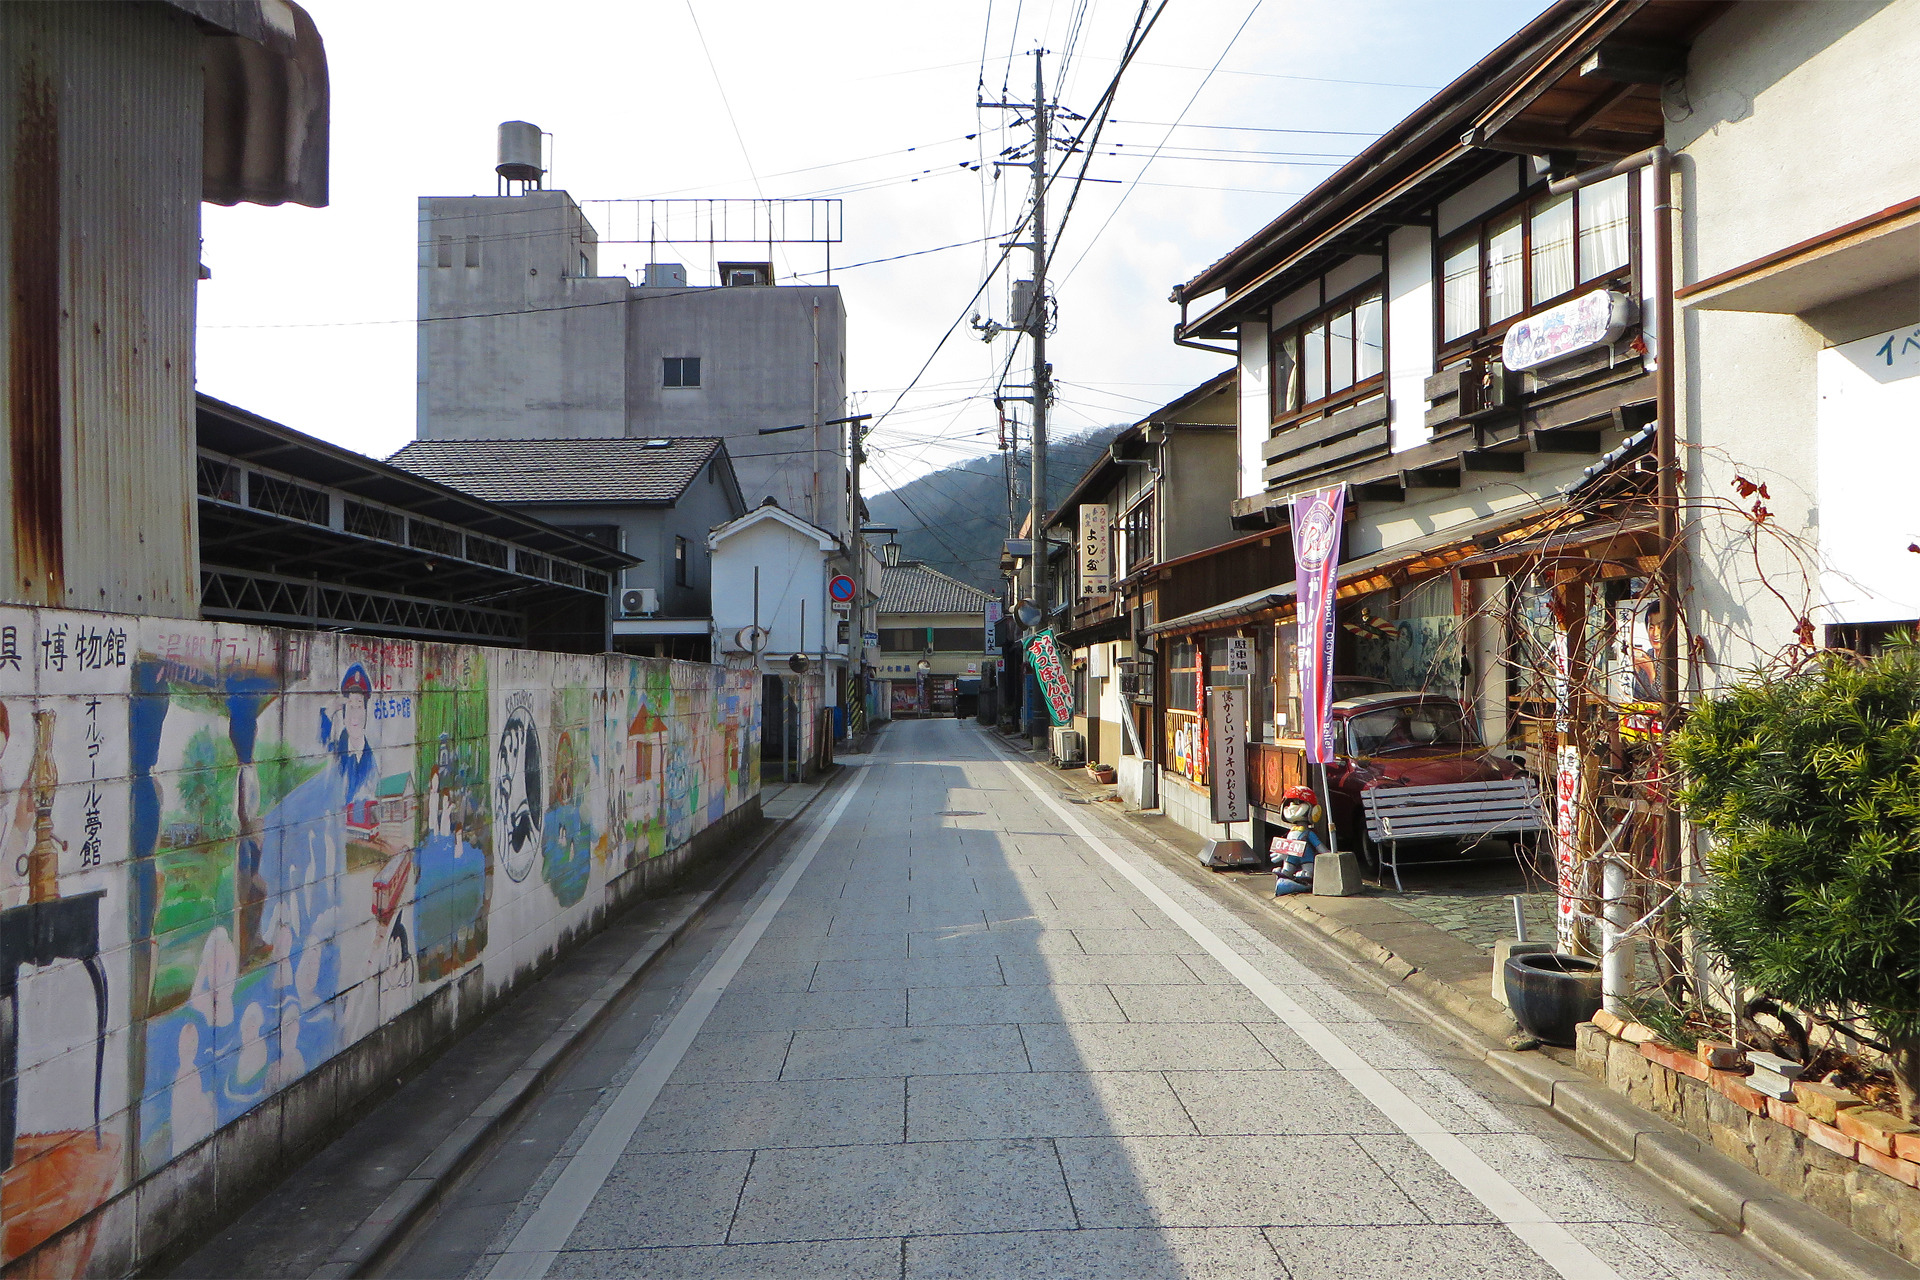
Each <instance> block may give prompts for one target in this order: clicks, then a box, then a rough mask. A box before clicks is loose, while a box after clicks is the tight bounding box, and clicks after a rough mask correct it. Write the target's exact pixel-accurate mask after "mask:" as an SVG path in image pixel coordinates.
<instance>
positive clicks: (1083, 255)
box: [1060, 0, 1263, 284]
mask: <svg viewBox="0 0 1920 1280" xmlns="http://www.w3.org/2000/svg"><path fill="white" fill-rule="evenodd" d="M1262 2H1263V0H1253V7H1252V8H1250V9H1248V10H1247V16H1246V17H1244V18H1242V19H1241V20H1240V25H1239V26H1238V27H1235V28H1234V31H1233V36H1232V38H1231V39H1229V40H1228V41H1227V47H1226V48H1224V49H1222V50H1221V51H1220V56H1219V57H1217V58H1215V59H1214V60H1213V67H1212V68H1211V69H1210V70H1208V72H1207V74H1206V75H1205V76H1203V77H1201V80H1200V83H1199V84H1197V85H1195V86H1194V90H1193V93H1192V95H1191V96H1190V97H1188V99H1187V105H1186V106H1184V107H1182V108H1180V114H1179V115H1177V116H1175V117H1174V122H1175V124H1178V123H1179V122H1180V121H1181V120H1184V119H1186V117H1187V112H1189V111H1191V110H1192V109H1193V104H1194V103H1195V102H1197V101H1199V99H1200V94H1201V93H1202V92H1203V91H1204V90H1205V89H1206V87H1207V85H1208V83H1209V82H1211V81H1212V79H1213V73H1214V72H1215V71H1218V70H1219V69H1220V64H1221V63H1222V62H1225V61H1226V59H1227V55H1228V54H1229V53H1232V52H1233V46H1234V45H1236V44H1238V43H1239V42H1240V36H1241V33H1242V32H1244V31H1246V29H1247V24H1248V23H1250V22H1252V21H1253V15H1254V14H1256V13H1258V12H1260V5H1261V4H1262ZM1172 136H1173V129H1172V128H1169V129H1168V130H1167V132H1166V135H1165V136H1164V137H1162V138H1161V139H1160V142H1161V145H1162V146H1164V145H1165V144H1166V141H1167V139H1168V138H1171V137H1172ZM1159 154H1160V149H1159V148H1158V147H1156V148H1154V154H1153V156H1149V157H1148V158H1147V163H1146V165H1145V166H1143V167H1142V168H1141V170H1140V172H1139V173H1137V174H1135V175H1134V179H1133V181H1132V182H1131V183H1130V184H1128V186H1127V189H1126V190H1125V191H1122V192H1121V193H1120V198H1119V199H1118V200H1116V201H1114V204H1113V208H1112V209H1111V210H1110V211H1108V213H1107V220H1106V221H1105V222H1103V223H1101V224H1100V229H1099V230H1098V231H1095V232H1094V233H1093V238H1092V239H1091V240H1088V241H1087V247H1086V248H1085V249H1082V250H1081V251H1080V256H1079V257H1078V258H1075V259H1074V260H1073V265H1072V266H1071V267H1068V268H1067V274H1066V275H1064V276H1062V277H1060V283H1062V284H1065V283H1066V282H1067V281H1068V280H1071V279H1072V278H1073V273H1074V272H1076V271H1078V270H1079V269H1080V264H1081V263H1083V262H1085V261H1086V260H1087V254H1089V253H1091V252H1092V251H1093V246H1094V245H1096V244H1098V243H1099V242H1100V237H1101V236H1102V235H1104V234H1106V230H1107V228H1108V227H1110V226H1112V225H1113V220H1114V218H1115V217H1116V216H1118V214H1119V213H1120V210H1121V208H1122V207H1123V206H1124V205H1125V204H1126V203H1127V197H1128V196H1130V195H1132V194H1133V190H1134V188H1135V187H1137V186H1139V185H1140V179H1141V178H1142V177H1144V176H1145V175H1146V172H1147V169H1148V168H1150V167H1151V166H1152V164H1153V161H1154V157H1157V156H1158V155H1159Z"/></svg>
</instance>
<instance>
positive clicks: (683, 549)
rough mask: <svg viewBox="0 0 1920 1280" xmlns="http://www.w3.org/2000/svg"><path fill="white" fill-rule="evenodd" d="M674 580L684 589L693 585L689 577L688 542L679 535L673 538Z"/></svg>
mask: <svg viewBox="0 0 1920 1280" xmlns="http://www.w3.org/2000/svg"><path fill="white" fill-rule="evenodd" d="M673 580H674V582H675V583H676V584H677V585H679V586H682V587H690V586H692V585H693V583H692V582H691V581H690V580H689V579H688V575H687V540H686V539H685V538H683V537H681V536H680V535H679V534H675V535H674V536H673Z"/></svg>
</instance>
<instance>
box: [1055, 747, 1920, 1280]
mask: <svg viewBox="0 0 1920 1280" xmlns="http://www.w3.org/2000/svg"><path fill="white" fill-rule="evenodd" d="M1042 772H1044V773H1047V774H1049V775H1054V774H1056V773H1057V772H1058V771H1056V770H1053V769H1045V768H1043V769H1042ZM1067 785H1068V786H1070V787H1073V788H1074V789H1075V790H1083V789H1084V788H1079V787H1077V786H1076V785H1075V784H1074V783H1072V782H1071V781H1067ZM1113 812H1114V813H1115V815H1116V816H1118V817H1121V818H1124V819H1126V821H1127V824H1128V825H1129V826H1130V827H1132V828H1133V829H1134V830H1136V831H1138V832H1139V833H1140V835H1141V836H1142V837H1144V838H1145V839H1147V840H1150V841H1152V842H1153V843H1154V844H1156V845H1158V846H1159V847H1160V848H1161V849H1163V850H1166V851H1167V852H1169V853H1172V854H1174V855H1175V856H1176V857H1178V858H1180V859H1182V862H1181V865H1182V866H1184V865H1185V862H1186V861H1188V860H1191V858H1192V851H1191V850H1183V849H1180V848H1179V847H1178V846H1176V845H1174V844H1172V843H1171V842H1170V841H1168V840H1167V839H1166V838H1165V837H1164V836H1162V835H1161V834H1160V833H1159V832H1157V831H1155V830H1153V829H1152V828H1150V827H1148V826H1147V825H1146V824H1145V823H1142V822H1140V821H1139V820H1138V819H1137V818H1136V817H1134V815H1133V814H1131V813H1129V812H1127V811H1126V810H1124V809H1120V808H1118V807H1117V806H1116V807H1115V809H1114V810H1113ZM1228 883H1229V884H1231V883H1232V882H1231V881H1229V882H1228ZM1239 896H1242V897H1246V898H1250V899H1252V900H1253V901H1254V902H1255V903H1257V904H1258V905H1259V906H1261V907H1262V908H1263V909H1265V910H1266V911H1267V912H1269V913H1270V914H1272V915H1274V916H1276V917H1278V918H1279V919H1281V920H1283V921H1285V922H1286V923H1288V924H1291V925H1293V926H1295V927H1300V926H1311V927H1312V928H1313V930H1314V931H1315V932H1316V933H1318V934H1320V935H1321V938H1322V940H1323V942H1325V943H1330V944H1332V945H1333V946H1334V947H1336V948H1337V949H1338V950H1339V951H1340V952H1343V953H1345V954H1346V955H1347V956H1348V957H1349V958H1351V959H1353V960H1357V961H1359V962H1360V963H1362V964H1363V965H1365V966H1366V967H1367V968H1369V969H1372V970H1373V971H1374V972H1375V973H1377V974H1378V975H1379V976H1380V977H1381V978H1382V979H1384V980H1385V981H1386V983H1387V986H1388V989H1389V991H1390V992H1391V993H1392V994H1393V995H1394V996H1395V997H1396V998H1397V999H1399V1000H1400V1001H1401V1002H1402V1003H1403V1004H1406V1005H1407V1006H1408V1007H1409V1008H1411V1009H1413V1010H1414V1011H1416V1012H1418V1013H1419V1014H1420V1015H1421V1016H1423V1017H1425V1018H1426V1019H1428V1020H1429V1021H1431V1022H1432V1023H1434V1024H1435V1025H1436V1026H1438V1027H1439V1028H1441V1029H1442V1030H1443V1031H1445V1032H1446V1033H1447V1034H1448V1035H1450V1036H1452V1037H1453V1038H1454V1039H1455V1040H1457V1041H1459V1042H1460V1043H1461V1045H1462V1046H1463V1047H1464V1048H1466V1049H1468V1050H1469V1051H1470V1052H1471V1053H1473V1054H1474V1056H1476V1057H1478V1058H1480V1059H1481V1061H1483V1062H1485V1063H1486V1064H1487V1065H1488V1066H1489V1067H1491V1068H1492V1069H1493V1070H1495V1071H1497V1072H1499V1073H1500V1075H1501V1076H1502V1077H1503V1078H1505V1079H1506V1080H1507V1081H1509V1082H1510V1083H1512V1084H1513V1085H1515V1086H1516V1087H1518V1088H1519V1089H1520V1090H1521V1091H1522V1092H1523V1093H1525V1094H1527V1095H1528V1096H1529V1097H1531V1098H1533V1099H1534V1100H1536V1101H1537V1102H1539V1103H1540V1105H1541V1106H1543V1107H1546V1108H1547V1109H1548V1110H1550V1111H1552V1112H1553V1113H1554V1114H1555V1115H1556V1116H1558V1117H1559V1118H1560V1119H1561V1120H1563V1121H1565V1122H1566V1123H1567V1124H1568V1125H1569V1126H1571V1127H1572V1128H1574V1129H1576V1130H1578V1131H1579V1132H1580V1133H1581V1134H1583V1135H1585V1136H1586V1137H1587V1138H1589V1139H1591V1140H1592V1141H1593V1142H1595V1143H1597V1144H1598V1145H1599V1146H1601V1147H1603V1148H1605V1149H1606V1150H1608V1151H1610V1152H1612V1153H1613V1154H1615V1155H1617V1156H1619V1157H1620V1158H1621V1159H1622V1160H1624V1161H1626V1162H1627V1163H1629V1164H1633V1165H1637V1166H1638V1167H1639V1168H1640V1170H1641V1171H1642V1172H1644V1173H1645V1174H1646V1175H1647V1176H1648V1177H1649V1178H1650V1179H1651V1180H1652V1181H1653V1182H1655V1183H1656V1184H1658V1185H1659V1186H1660V1187H1661V1188H1662V1189H1663V1190H1665V1191H1666V1192H1667V1193H1668V1194H1670V1195H1673V1196H1675V1197H1676V1198H1677V1199H1679V1200H1680V1201H1681V1203H1683V1204H1685V1205H1687V1206H1688V1207H1690V1208H1692V1209H1693V1210H1694V1212H1695V1213H1698V1214H1699V1215H1700V1216H1701V1217H1703V1218H1705V1219H1707V1220H1708V1221H1709V1222H1712V1223H1714V1224H1715V1225H1716V1226H1719V1227H1721V1228H1722V1229H1724V1230H1726V1231H1727V1232H1729V1233H1731V1234H1733V1235H1738V1236H1742V1237H1744V1238H1745V1239H1746V1240H1747V1242H1748V1243H1749V1244H1751V1245H1752V1246H1753V1247H1754V1248H1756V1249H1757V1250H1759V1251H1760V1252H1761V1253H1764V1254H1766V1255H1767V1256H1768V1257H1769V1258H1771V1259H1772V1260H1773V1261H1775V1262H1777V1263H1779V1264H1781V1265H1782V1266H1784V1267H1786V1268H1788V1269H1789V1270H1791V1271H1793V1272H1795V1273H1796V1274H1799V1275H1802V1276H1805V1277H1807V1280H1834V1277H1837V1276H1847V1277H1850V1278H1852V1280H1920V1267H1915V1266H1913V1265H1912V1264H1911V1263H1909V1262H1907V1261H1906V1260H1905V1259H1903V1258H1900V1257H1898V1256H1897V1255H1895V1254H1892V1253H1889V1252H1888V1251H1887V1250H1885V1249H1882V1248H1881V1247H1880V1246H1878V1245H1876V1244H1873V1243H1872V1242H1870V1241H1868V1240H1866V1239H1863V1238H1862V1237H1860V1236H1857V1235H1855V1234H1854V1233H1853V1232H1851V1231H1849V1230H1847V1229H1846V1228H1845V1227H1843V1226H1841V1225H1840V1224H1839V1223H1837V1222H1835V1221H1834V1220H1833V1219H1832V1218H1829V1217H1828V1216H1827V1215H1826V1214H1824V1213H1821V1212H1820V1211H1819V1210H1818V1209H1815V1208H1813V1207H1812V1206H1811V1205H1808V1204H1806V1203H1805V1202H1803V1201H1800V1200H1795V1199H1793V1198H1791V1197H1789V1196H1788V1195H1786V1194H1785V1193H1784V1192H1782V1191H1781V1190H1780V1189H1779V1188H1778V1187H1775V1186H1774V1185H1773V1184H1772V1183H1770V1182H1767V1181H1766V1180H1765V1179H1763V1178H1761V1177H1760V1175H1758V1174H1756V1173H1753V1172H1751V1171H1750V1170H1747V1169H1743V1168H1741V1167H1740V1166H1739V1165H1737V1164H1735V1163H1734V1162H1733V1161H1732V1160H1730V1159H1728V1158H1727V1157H1726V1156H1723V1155H1721V1154H1720V1153H1719V1152H1718V1151H1715V1150H1713V1149H1712V1148H1711V1147H1708V1146H1706V1145H1705V1144H1703V1143H1701V1142H1700V1141H1699V1140H1698V1139H1697V1138H1695V1137H1693V1135H1691V1134H1689V1133H1686V1132H1685V1131H1683V1130H1681V1129H1679V1128H1678V1127H1676V1126H1674V1125H1672V1124H1669V1123H1668V1122H1667V1121H1666V1120H1665V1119H1663V1118H1662V1117H1660V1116H1657V1115H1654V1114H1653V1113H1652V1112H1650V1111H1643V1110H1641V1109H1640V1108H1639V1107H1636V1106H1634V1105H1633V1104H1632V1103H1630V1102H1628V1101H1627V1100H1626V1099H1624V1098H1622V1097H1620V1096H1619V1095H1618V1094H1616V1093H1614V1092H1613V1091H1612V1090H1611V1089H1609V1088H1607V1086H1606V1085H1605V1084H1603V1083H1602V1082H1600V1081H1598V1080H1595V1079H1593V1078H1592V1077H1591V1076H1588V1075H1587V1074H1586V1073H1584V1072H1582V1071H1579V1070H1577V1069H1575V1068H1573V1067H1570V1066H1567V1065H1565V1064H1564V1063H1561V1062H1557V1061H1555V1060H1554V1059H1552V1058H1550V1057H1548V1056H1546V1055H1545V1054H1542V1053H1531V1052H1529V1053H1516V1052H1514V1051H1513V1050H1511V1049H1508V1048H1506V1047H1504V1044H1502V1043H1501V1042H1503V1041H1504V1040H1505V1039H1506V1037H1507V1036H1508V1035H1510V1034H1512V1033H1513V1032H1514V1031H1515V1030H1516V1029H1517V1028H1516V1027H1515V1024H1514V1022H1513V1019H1512V1017H1511V1016H1510V1015H1509V1014H1508V1013H1507V1011H1506V1010H1505V1009H1504V1008H1502V1007H1501V1006H1499V1005H1497V1004H1495V1003H1494V1001H1493V1000H1492V998H1491V997H1488V998H1486V999H1478V998H1476V997H1473V996H1471V995H1468V994H1467V993H1465V992H1462V991H1461V990H1460V989H1459V988H1457V987H1454V986H1453V985H1451V984H1450V983H1446V982H1443V981H1441V980H1440V979H1438V978H1435V977H1433V976H1431V975H1429V974H1425V973H1422V972H1421V971H1420V970H1419V969H1418V968H1417V967H1415V966H1414V965H1412V964H1409V963H1408V962H1407V961H1405V960H1403V959H1401V958H1400V957H1399V956H1397V955H1395V954H1394V953H1393V952H1392V951H1391V950H1389V949H1388V948H1386V947H1383V946H1381V945H1380V944H1378V943H1376V942H1374V941H1372V940H1371V939H1369V938H1368V937H1367V936H1366V934H1365V933H1364V931H1362V930H1361V929H1357V928H1355V927H1354V926H1352V925H1347V924H1343V923H1341V922H1339V921H1337V920H1334V919H1333V918H1331V917H1328V916H1322V915H1320V914H1319V913H1317V912H1314V911H1311V910H1309V909H1303V908H1302V907H1300V906H1298V905H1295V904H1294V903H1293V900H1292V899H1291V898H1277V899H1272V900H1269V899H1267V897H1266V896H1265V895H1264V894H1257V893H1252V892H1249V891H1247V890H1245V889H1240V890H1239ZM1300 896H1302V897H1304V896H1305V895H1300ZM1488 963H1489V965H1491V963H1492V962H1491V960H1489V962H1488ZM1493 1011H1497V1014H1496V1013H1495V1012H1493Z"/></svg>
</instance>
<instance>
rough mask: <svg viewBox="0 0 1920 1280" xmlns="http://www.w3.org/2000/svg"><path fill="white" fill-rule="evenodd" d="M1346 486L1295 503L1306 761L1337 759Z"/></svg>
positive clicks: (1313, 494)
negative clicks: (1337, 623) (1337, 608)
mask: <svg viewBox="0 0 1920 1280" xmlns="http://www.w3.org/2000/svg"><path fill="white" fill-rule="evenodd" d="M1346 505H1347V490H1346V486H1345V485H1334V486H1333V487H1332V488H1329V489H1316V490H1314V491H1313V492H1312V493H1303V494H1301V495H1300V496H1299V497H1297V498H1295V499H1294V500H1293V565H1294V589H1295V597H1294V598H1295V599H1296V600H1298V601H1299V606H1298V610H1297V617H1298V619H1299V627H1300V719H1301V722H1302V723H1301V736H1302V737H1303V738H1305V739H1306V743H1307V759H1308V760H1309V761H1311V762H1312V763H1314V764H1326V763H1328V762H1329V761H1331V760H1332V759H1333V754H1334V752H1333V723H1332V720H1331V718H1330V717H1329V716H1328V714H1327V709H1328V707H1330V706H1331V705H1332V701H1333V699H1332V694H1333V620H1334V593H1335V589H1336V587H1337V586H1338V585H1339V567H1340V532H1341V525H1342V520H1343V518H1344V516H1345V514H1346Z"/></svg>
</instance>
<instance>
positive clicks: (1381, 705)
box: [1327, 693, 1522, 869]
mask: <svg viewBox="0 0 1920 1280" xmlns="http://www.w3.org/2000/svg"><path fill="white" fill-rule="evenodd" d="M1333 731H1334V742H1335V749H1336V750H1337V752H1338V756H1337V758H1336V759H1335V761H1334V762H1333V763H1332V764H1330V765H1328V766H1327V787H1328V790H1329V792H1330V793H1331V794H1330V795H1329V796H1328V797H1327V804H1328V811H1329V812H1330V814H1331V815H1332V817H1333V820H1334V822H1335V823H1336V824H1337V826H1338V829H1339V834H1340V847H1341V848H1343V849H1357V850H1359V851H1360V855H1361V858H1362V860H1363V861H1365V862H1366V863H1367V864H1368V866H1369V868H1370V869H1371V868H1372V867H1373V866H1374V865H1377V861H1378V859H1377V858H1376V857H1375V856H1374V853H1373V850H1372V848H1371V847H1370V845H1369V843H1368V842H1367V841H1365V840H1362V839H1361V836H1362V834H1363V833H1364V832H1365V830H1366V819H1365V814H1364V813H1363V812H1362V809H1361V802H1360V793H1361V792H1363V791H1367V790H1369V789H1371V788H1373V787H1423V786H1433V785H1438V784H1442V783H1448V782H1492V781H1495V780H1498V779H1503V778H1516V777H1519V776H1520V774H1521V772H1522V771H1521V769H1520V767H1519V766H1518V765H1515V764H1513V763H1511V762H1510V761H1507V760H1503V759H1501V758H1500V757H1498V756H1495V755H1493V754H1492V753H1491V752H1489V751H1488V750H1487V748H1486V745H1485V744H1484V743H1482V742H1481V741H1480V734H1479V732H1478V731H1477V730H1476V729H1475V728H1474V726H1473V723H1472V721H1470V720H1469V719H1467V717H1466V716H1465V715H1463V714H1462V713H1461V710H1460V704H1459V703H1458V702H1456V701H1455V700H1454V699H1452V698H1448V697H1445V696H1443V695H1440V694H1435V693H1372V694H1367V695H1366V696H1364V697H1358V698H1348V699H1346V700H1345V701H1342V702H1336V703H1334V704H1333Z"/></svg>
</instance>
